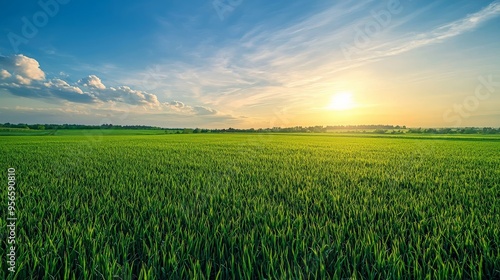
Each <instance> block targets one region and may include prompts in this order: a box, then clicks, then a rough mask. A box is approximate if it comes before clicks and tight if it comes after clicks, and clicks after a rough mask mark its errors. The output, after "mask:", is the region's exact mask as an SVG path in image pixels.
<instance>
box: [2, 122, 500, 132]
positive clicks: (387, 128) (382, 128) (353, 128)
mask: <svg viewBox="0 0 500 280" xmlns="http://www.w3.org/2000/svg"><path fill="white" fill-rule="evenodd" d="M0 128H18V129H34V130H59V129H141V130H145V129H148V130H149V129H151V130H164V131H165V133H177V134H191V133H235V132H238V133H319V132H335V131H342V132H352V133H375V134H389V133H390V134H403V133H414V134H500V128H492V127H464V128H408V129H407V128H406V126H404V125H403V126H399V125H396V126H394V125H336V126H294V127H272V128H258V129H254V128H248V129H239V128H232V127H230V128H222V129H207V128H194V129H193V128H161V127H156V126H148V125H113V124H102V125H83V124H25V123H18V124H11V123H4V124H0Z"/></svg>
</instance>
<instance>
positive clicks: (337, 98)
mask: <svg viewBox="0 0 500 280" xmlns="http://www.w3.org/2000/svg"><path fill="white" fill-rule="evenodd" d="M352 108H354V101H353V99H352V94H351V93H350V92H339V93H337V94H335V95H333V96H332V99H331V101H330V104H329V105H328V109H329V110H335V111H345V110H350V109H352Z"/></svg>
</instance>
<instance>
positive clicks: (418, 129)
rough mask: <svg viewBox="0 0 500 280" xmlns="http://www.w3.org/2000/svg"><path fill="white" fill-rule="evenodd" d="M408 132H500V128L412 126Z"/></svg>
mask: <svg viewBox="0 0 500 280" xmlns="http://www.w3.org/2000/svg"><path fill="white" fill-rule="evenodd" d="M408 133H416V134H500V128H493V127H463V128H410V129H408Z"/></svg>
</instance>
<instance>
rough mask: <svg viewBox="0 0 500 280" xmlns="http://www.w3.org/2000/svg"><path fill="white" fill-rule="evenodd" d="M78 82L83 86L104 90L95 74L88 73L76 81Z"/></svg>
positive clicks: (104, 87)
mask: <svg viewBox="0 0 500 280" xmlns="http://www.w3.org/2000/svg"><path fill="white" fill-rule="evenodd" d="M78 83H79V84H80V85H82V86H84V87H89V88H93V89H99V90H104V89H106V86H105V85H104V84H103V83H102V81H101V79H100V78H99V77H97V76H96V75H90V76H88V77H86V78H83V79H81V80H79V81H78Z"/></svg>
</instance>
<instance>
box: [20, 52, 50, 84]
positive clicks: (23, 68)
mask: <svg viewBox="0 0 500 280" xmlns="http://www.w3.org/2000/svg"><path fill="white" fill-rule="evenodd" d="M14 64H15V66H16V73H18V74H19V75H22V76H23V77H24V78H27V79H30V80H37V81H41V80H44V79H45V73H44V72H43V71H42V69H40V64H39V63H38V61H36V60H35V59H33V58H30V57H27V56H24V55H22V54H20V55H16V56H15V58H14Z"/></svg>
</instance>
